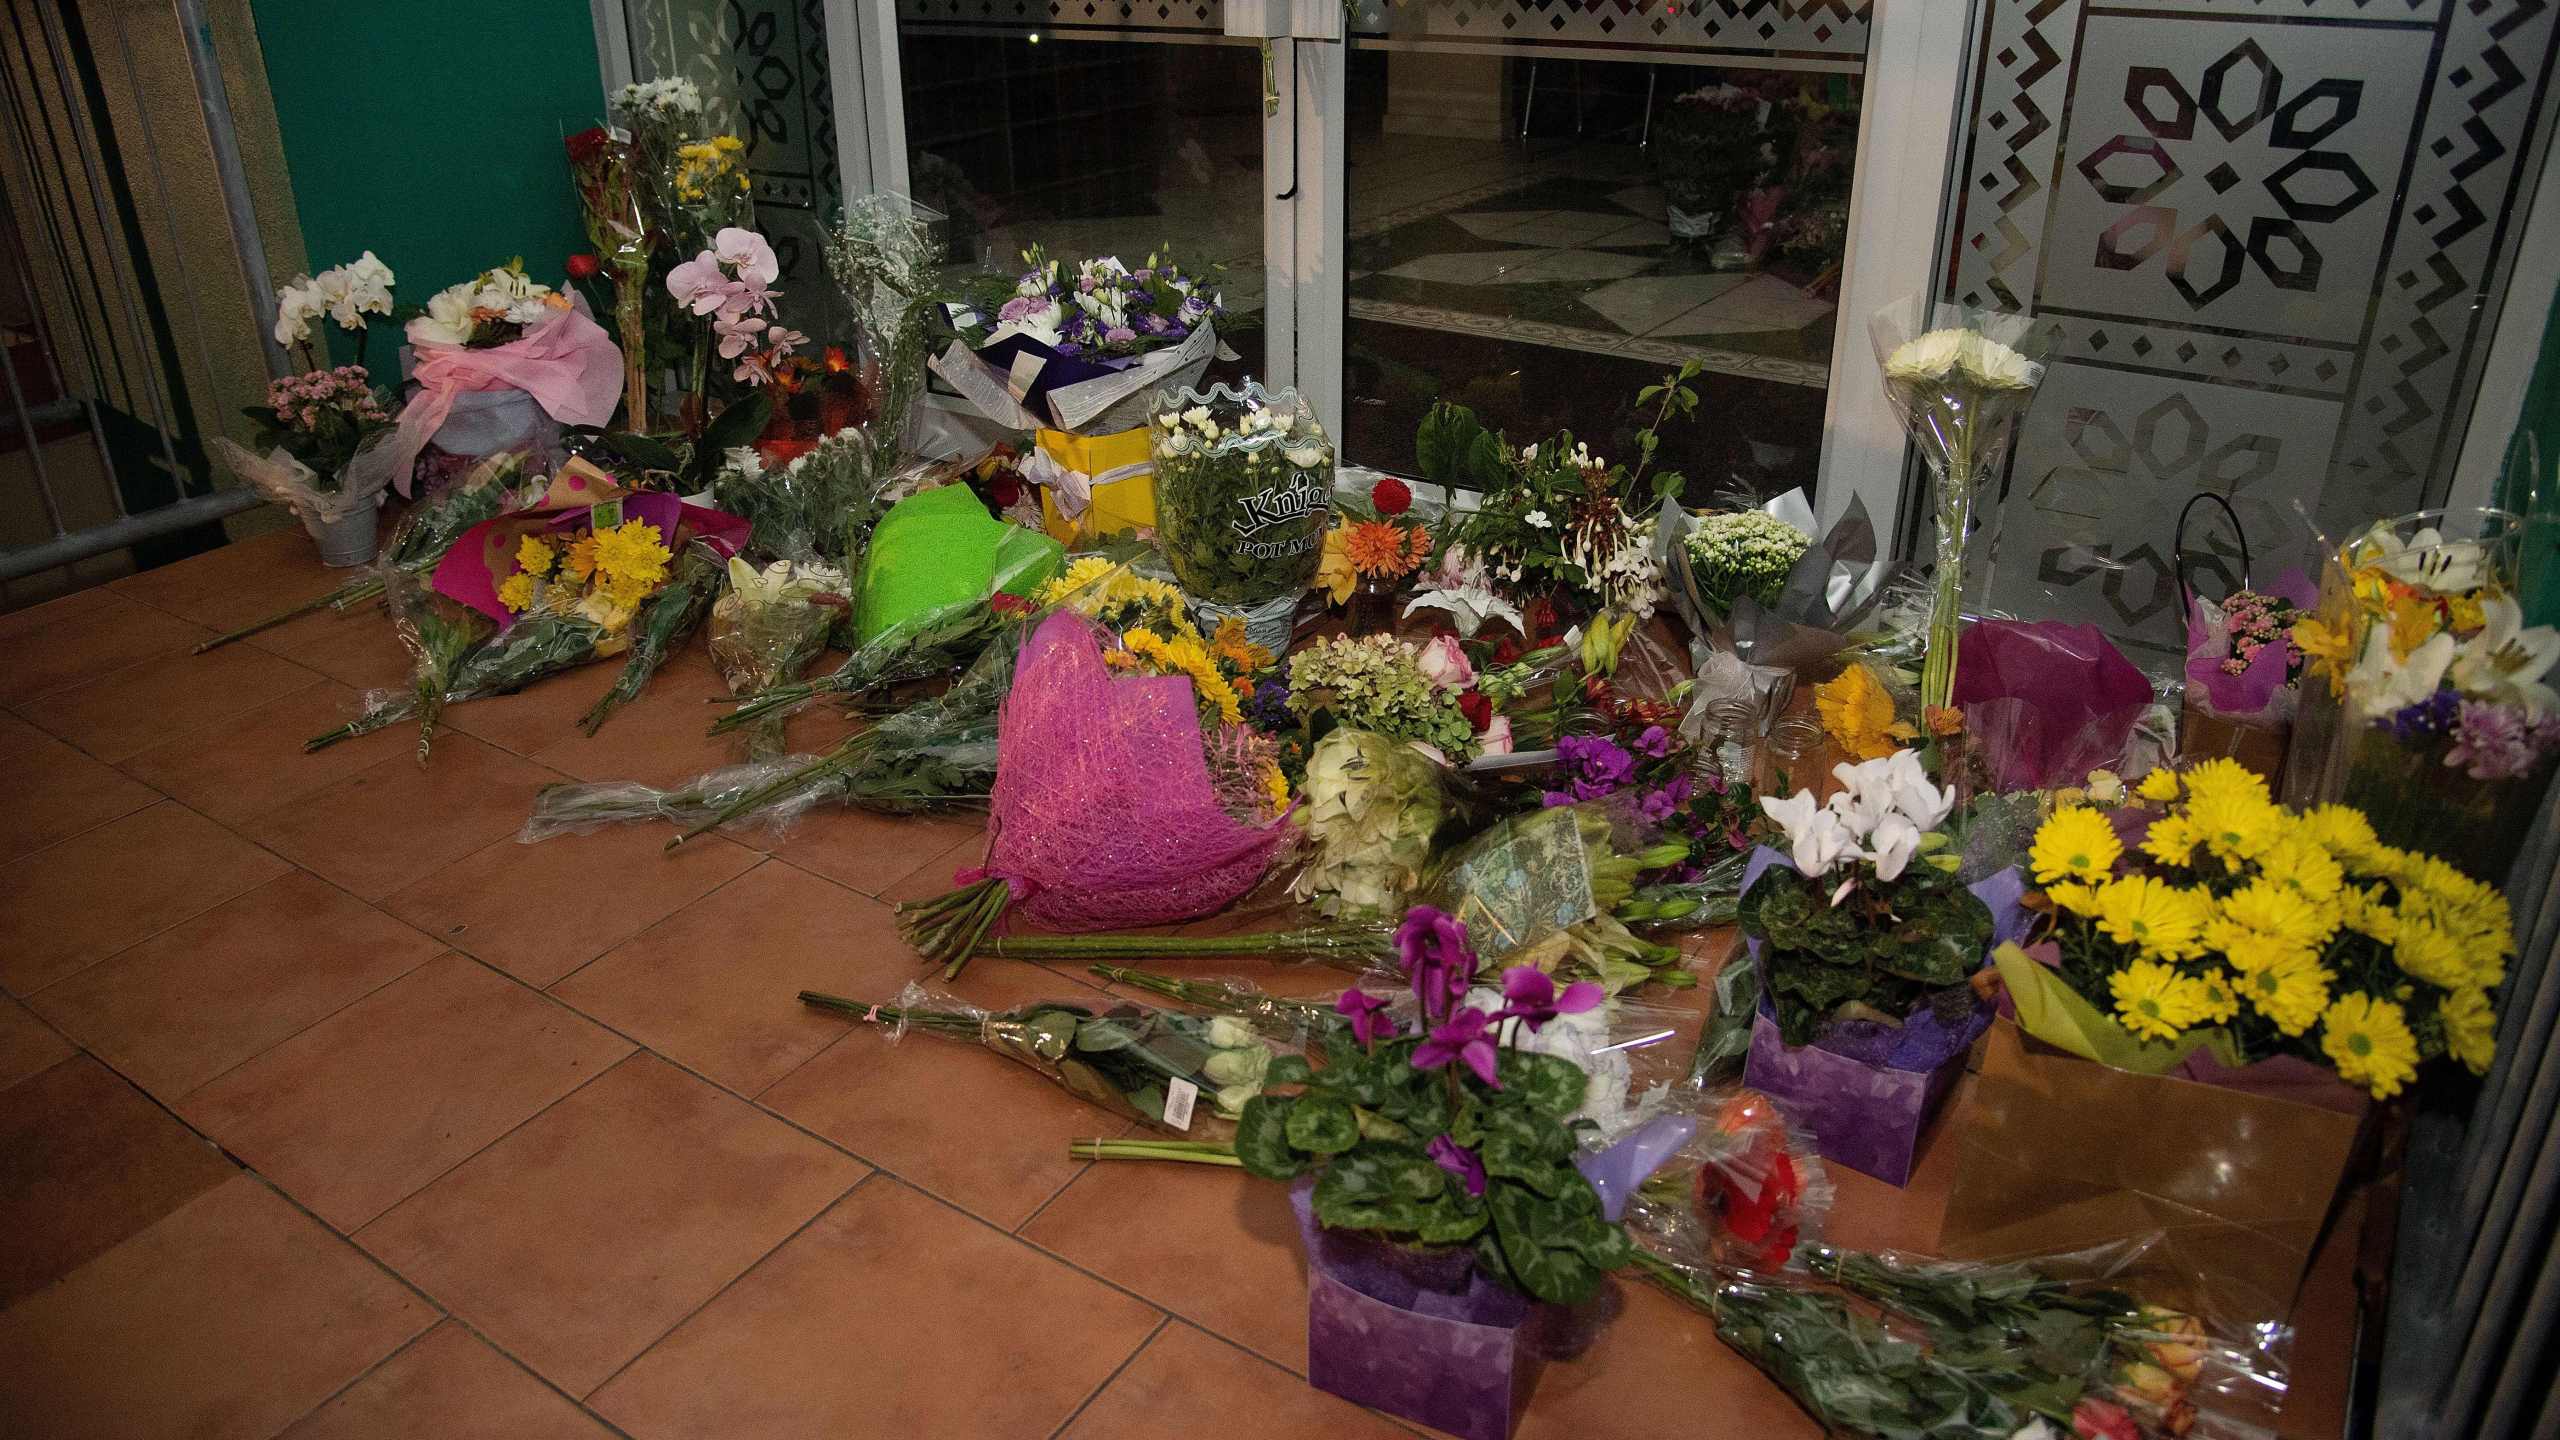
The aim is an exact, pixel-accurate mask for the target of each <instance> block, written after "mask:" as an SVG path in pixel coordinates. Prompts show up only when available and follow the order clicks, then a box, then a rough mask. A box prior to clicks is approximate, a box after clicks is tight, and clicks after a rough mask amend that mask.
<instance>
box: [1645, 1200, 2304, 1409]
mask: <svg viewBox="0 0 2560 1440" xmlns="http://www.w3.org/2000/svg"><path fill="white" fill-rule="evenodd" d="M2159 1242H2160V1237H2158V1236H2151V1237H2145V1238H2144V1239H2143V1240H2141V1241H2139V1242H2135V1243H2132V1244H2128V1245H2125V1246H2120V1247H2117V1249H2116V1250H2115V1251H2113V1252H2099V1253H2095V1254H2085V1255H2072V1256H2054V1257H2049V1258H2046V1259H2042V1260H2037V1261H2028V1262H2012V1263H2007V1264H1996V1265H1994V1264H1980V1263H1969V1262H1964V1261H1944V1260H1928V1259H1922V1258H1918V1257H1913V1256H1907V1255H1901V1254H1897V1253H1894V1252H1890V1251H1887V1252H1880V1253H1868V1252H1862V1251H1855V1250H1843V1249H1839V1248H1836V1247H1833V1246H1828V1245H1812V1246H1806V1247H1803V1248H1802V1249H1801V1250H1799V1251H1798V1254H1799V1255H1800V1256H1801V1257H1802V1261H1803V1267H1804V1268H1803V1271H1802V1272H1801V1274H1799V1273H1797V1272H1794V1271H1790V1272H1787V1273H1786V1274H1784V1275H1780V1274H1777V1273H1774V1272H1756V1271H1753V1270H1749V1269H1744V1270H1732V1269H1726V1268H1723V1267H1718V1266H1710V1265H1700V1264H1697V1263H1695V1262H1691V1261H1682V1260H1673V1259H1669V1258H1666V1257H1665V1256H1663V1255H1661V1254H1659V1253H1657V1252H1656V1251H1654V1250H1651V1249H1639V1250H1638V1251H1637V1252H1636V1254H1635V1257H1634V1260H1635V1263H1636V1264H1637V1266H1638V1267H1639V1268H1640V1269H1642V1271H1643V1272H1644V1274H1645V1276H1646V1278H1648V1279H1650V1280H1653V1281H1655V1282H1656V1283H1658V1284H1660V1285H1662V1286H1663V1287H1664V1288H1665V1289H1667V1290H1668V1291H1670V1292H1671V1293H1672V1294H1673V1295H1675V1296H1677V1297H1679V1298H1680V1299H1682V1300H1684V1301H1686V1302H1688V1303H1689V1304H1690V1305H1692V1306H1694V1307H1696V1308H1697V1309H1699V1310H1700V1311H1702V1312H1704V1313H1705V1314H1707V1315H1708V1316H1710V1317H1712V1318H1713V1319H1714V1321H1715V1325H1716V1336H1717V1338H1718V1339H1721V1340H1722V1341H1724V1343H1725V1344H1727V1345H1729V1346H1731V1347H1733V1349H1734V1350H1735V1351H1736V1352H1737V1353H1739V1354H1741V1355H1742V1356H1743V1358H1745V1359H1747V1360H1749V1361H1751V1363H1752V1364H1754V1365H1756V1366H1758V1367H1759V1368H1760V1370H1761V1371H1762V1372H1763V1373H1765V1374H1766V1375H1768V1376H1769V1378H1770V1379H1772V1380H1774V1381H1776V1382H1777V1383H1778V1384H1779V1386H1780V1387H1781V1388H1783V1389H1785V1390H1786V1392H1787V1394H1788V1395H1789V1396H1791V1397H1792V1398H1793V1399H1794V1400H1795V1402H1796V1403H1797V1404H1799V1405H1801V1406H1803V1407H1804V1408H1805V1411H1806V1413H1808V1414H1810V1415H1812V1416H1813V1417H1814V1419H1815V1420H1817V1421H1819V1422H1820V1423H1821V1424H1822V1425H1823V1427H1824V1428H1825V1429H1827V1430H1829V1431H1832V1432H1833V1433H1836V1434H1843V1435H1862V1436H1872V1437H1875V1440H2065V1437H2081V1440H2161V1437H2174V1436H2181V1435H2184V1434H2186V1433H2187V1431H2188V1430H2189V1429H2190V1428H2191V1427H2192V1426H2193V1425H2194V1424H2195V1422H2196V1407H2195V1404H2194V1400H2193V1399H2192V1398H2191V1397H2192V1396H2193V1395H2195V1394H2199V1393H2205V1392H2204V1391H2203V1390H2201V1389H2200V1388H2199V1387H2206V1386H2218V1387H2234V1388H2240V1387H2241V1385H2242V1382H2245V1388H2248V1389H2253V1390H2267V1389H2272V1390H2274V1391H2276V1392H2278V1393H2281V1391H2282V1389H2283V1387H2284V1382H2283V1377H2282V1376H2281V1374H2278V1373H2275V1372H2274V1371H2273V1370H2272V1369H2271V1368H2270V1367H2268V1366H2267V1365H2266V1363H2265V1362H2264V1360H2263V1359H2262V1357H2260V1356H2259V1355H2257V1354H2255V1353H2252V1352H2249V1351H2244V1350H2241V1349H2238V1348H2236V1347H2232V1346H2226V1345H2223V1344H2220V1343H2217V1342H2215V1341H2214V1340H2212V1339H2211V1338H2209V1337H2208V1335H2207V1334H2206V1331H2205V1327H2204V1325H2203V1324H2202V1322H2200V1321H2199V1320H2197V1318H2196V1317H2195V1316H2193V1315H2191V1314H2188V1313H2186V1312H2184V1311H2180V1310H2175V1309H2171V1308H2169V1307H2166V1306H2162V1305H2157V1304H2151V1303H2147V1302H2145V1301H2144V1300H2143V1299H2142V1298H2141V1297H2140V1295H2139V1293H2137V1292H2136V1291H2135V1290H2133V1289H2131V1288H2129V1278H2130V1277H2129V1276H2128V1274H2127V1272H2128V1271H2130V1270H2132V1269H2133V1268H2134V1267H2135V1266H2137V1265H2138V1264H2140V1263H2141V1262H2142V1260H2143V1252H2145V1251H2147V1250H2149V1249H2151V1248H2153V1247H2155V1246H2156V1245H2158V1244H2159ZM2209 1371H2210V1372H2211V1373H2208V1372H2209Z"/></svg>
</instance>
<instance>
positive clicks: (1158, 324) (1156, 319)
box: [1138, 315, 1169, 335]
mask: <svg viewBox="0 0 2560 1440" xmlns="http://www.w3.org/2000/svg"><path fill="white" fill-rule="evenodd" d="M1168 323H1169V322H1168V321H1166V319H1165V318H1164V317H1163V316H1161V315H1150V316H1148V317H1146V318H1145V319H1143V320H1140V321H1139V322H1138V328H1139V329H1141V330H1144V331H1146V332H1147V333H1148V334H1150V335H1161V334H1163V333H1164V332H1165V329H1166V327H1167V325H1168Z"/></svg>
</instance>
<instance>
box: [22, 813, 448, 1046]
mask: <svg viewBox="0 0 2560 1440" xmlns="http://www.w3.org/2000/svg"><path fill="white" fill-rule="evenodd" d="M135 783H137V784H139V783H141V782H139V781H136V782H135ZM152 793H153V794H158V795H160V798H159V799H158V800H155V801H153V802H152V803H150V804H148V805H144V806H140V807H137V808H135V809H132V810H128V811H126V812H125V813H124V814H122V815H119V816H117V817H116V818H115V819H113V820H108V821H105V822H103V823H101V824H98V825H94V826H91V827H90V828H89V829H87V830H83V831H81V832H80V835H73V836H69V837H67V838H65V839H63V840H60V841H57V842H55V843H54V844H52V845H47V846H45V847H44V849H43V850H36V851H32V852H30V853H28V854H26V855H21V856H19V857H18V859H16V860H11V861H8V862H6V864H5V866H0V868H9V867H15V866H16V865H18V864H20V863H21V862H23V861H27V860H32V859H34V858H35V857H36V856H38V855H42V854H44V853H45V852H46V851H49V850H54V849H57V848H59V847H60V846H63V845H68V844H70V843H71V841H73V840H77V839H79V838H81V836H84V835H94V834H96V833H97V832H98V831H100V830H104V829H106V828H107V826H109V825H114V824H118V823H121V822H123V821H126V820H130V819H132V818H133V817H134V816H136V815H140V814H142V813H144V812H145V811H149V810H156V809H158V808H159V807H160V806H162V805H174V806H176V807H177V808H179V809H180V810H183V811H185V812H186V813H188V814H189V815H193V816H195V817H196V818H197V819H199V820H202V821H204V822H205V823H206V824H208V825H211V826H213V827H214V828H215V829H217V830H220V831H221V832H222V833H223V834H225V835H228V836H230V837H231V838H232V839H234V840H238V841H239V842H241V843H242V844H244V845H247V846H248V847H250V848H251V849H253V850H256V851H257V852H258V853H259V854H261V855H264V856H266V857H267V858H268V859H270V860H273V861H275V862H277V863H278V864H280V865H283V866H285V867H286V869H287V873H291V872H292V871H295V870H300V869H302V867H301V866H299V865H296V864H294V862H292V861H291V860H288V859H286V858H285V857H284V856H282V855H278V854H277V853H276V852H274V851H273V850H270V849H268V848H267V847H266V846H264V845H261V844H259V843H258V842H257V841H255V840H252V839H250V838H249V837H248V836H246V835H242V834H240V833H239V832H237V831H235V830H233V829H232V828H231V827H230V826H228V825H225V824H223V823H222V822H221V821H219V820H216V819H214V818H213V817H212V816H210V815H207V814H205V813H204V812H203V811H200V810H198V809H196V808H195V807H194V806H192V805H189V804H187V803H186V802H185V801H183V800H180V799H178V798H177V797H176V796H173V795H165V794H160V792H159V791H157V790H153V791H152ZM283 878H284V876H283V875H270V876H268V877H267V878H266V879H264V880H261V881H258V882H257V883H256V884H254V885H250V886H248V887H246V888H244V889H240V890H235V891H233V892H232V893H231V894H228V895H225V896H223V897H222V898H221V899H219V900H216V901H214V902H213V903H212V904H210V905H207V906H205V907H204V908H203V909H201V910H192V911H189V912H188V913H187V914H185V915H182V916H180V917H179V918H177V919H175V920H172V921H170V922H169V923H168V924H166V925H163V926H161V927H160V928H159V929H157V930H154V931H151V932H150V933H149V934H146V935H141V936H137V937H136V938H134V939H133V940H131V941H129V942H127V943H125V944H122V945H119V946H117V947H116V948H115V949H113V950H110V951H108V952H107V953H106V954H104V955H100V956H97V957H95V958H93V959H91V960H90V961H89V962H88V963H87V964H85V965H82V966H81V967H80V968H79V969H77V970H70V971H66V972H64V973H63V974H60V975H56V976H55V977H53V978H52V979H50V980H47V981H46V982H44V983H43V984H42V985H39V986H37V987H36V988H35V989H33V990H29V991H25V992H24V993H20V992H16V991H10V992H7V993H8V994H9V996H10V998H11V999H14V1000H16V1001H17V1002H18V1003H19V1004H20V1005H27V1002H28V1001H29V1000H32V999H34V998H35V997H36V996H38V995H41V994H43V993H44V992H45V991H47V990H50V989H52V988H53V987H54V986H56V985H59V984H61V983H62V982H64V981H65V980H69V979H72V978H73V977H75V976H79V975H85V974H87V973H89V972H90V971H92V970H95V969H97V968H98V967H99V966H101V965H104V964H106V963H107V962H108V961H110V960H113V959H115V958H116V957H117V956H120V955H123V954H124V953H126V952H127V951H130V950H132V949H134V948H135V947H137V946H141V945H147V944H149V943H151V942H152V941H154V940H157V939H159V938H160V937H161V936H163V935H166V934H168V933H169V932H170V931H172V930H175V929H178V928H179V927H180V926H184V925H191V924H194V923H195V922H196V921H198V920H201V919H203V918H204V917H205V916H207V915H210V914H212V913H213V912H214V911H216V910H219V909H221V908H222V907H223V906H225V905H228V904H230V903H231V902H232V901H234V900H237V899H239V898H240V897H241V896H243V895H247V894H250V893H252V892H253V891H258V890H264V889H265V888H267V887H268V886H270V885H273V884H274V883H276V882H277V881H278V880H281V879H283ZM412 928H415V927H412ZM27 1008H28V1009H29V1010H33V1009H34V1008H35V1007H34V1006H32V1005H27ZM83 1048H86V1047H83ZM137 1088H138V1087H137Z"/></svg>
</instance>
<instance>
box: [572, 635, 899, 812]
mask: <svg viewBox="0 0 2560 1440" xmlns="http://www.w3.org/2000/svg"><path fill="white" fill-rule="evenodd" d="M702 646H703V642H702V641H701V640H699V639H697V640H695V641H694V643H693V645H692V646H691V647H689V648H688V649H687V650H686V651H685V652H684V653H683V654H681V655H679V656H677V657H676V658H675V659H674V660H672V661H669V662H668V663H667V664H666V666H665V667H663V668H662V669H660V670H659V671H658V673H657V674H656V675H654V676H652V677H650V680H649V688H647V689H646V690H643V691H641V692H640V698H639V699H637V700H634V701H632V702H631V703H630V704H628V705H625V706H623V707H622V708H621V709H620V710H618V711H615V712H614V715H613V718H611V719H609V720H607V721H606V722H605V723H604V728H603V729H601V730H598V731H597V732H596V733H595V734H594V735H591V736H590V735H586V734H583V733H581V732H580V731H579V730H577V728H576V727H575V726H574V725H573V726H570V727H568V728H567V729H565V730H564V731H563V732H562V733H561V734H560V735H559V736H558V738H556V739H554V740H553V741H552V742H551V743H550V744H548V745H546V746H544V747H543V748H542V749H540V750H538V751H536V752H534V756H533V758H534V759H536V760H539V761H541V762H542V763H543V764H545V765H548V766H551V767H552V768H554V769H556V770H559V771H560V772H561V773H563V774H567V775H574V776H576V777H577V778H579V779H581V780H636V781H639V782H640V783H641V784H644V785H657V786H669V785H676V784H679V783H681V782H683V781H686V780H690V779H692V778H694V777H695V776H697V775H700V774H703V773H704V772H706V771H711V770H717V769H720V768H721V767H723V766H727V765H735V764H737V763H738V762H739V761H740V760H742V759H744V758H745V751H744V749H743V747H742V746H741V744H740V742H739V741H738V740H737V738H736V737H734V736H729V735H713V734H711V733H710V728H711V722H712V721H713V720H716V719H718V718H719V717H720V716H721V715H723V714H725V713H726V711H725V710H724V709H723V708H722V707H720V706H717V705H712V704H707V703H705V702H707V701H709V700H712V699H714V698H717V697H720V696H725V695H727V694H728V693H729V687H728V686H727V685H726V684H725V683H723V682H722V681H721V679H720V674H719V672H718V671H716V670H714V669H713V668H712V666H711V660H710V657H709V655H708V654H707V653H705V652H704V650H703V649H702ZM848 728H850V727H849V726H848V725H847V723H846V722H845V721H844V720H843V719H842V718H841V717H839V716H838V715H837V714H836V713H835V712H834V711H832V710H828V709H825V708H824V707H820V708H817V709H814V710H811V711H808V712H805V713H803V714H801V715H797V716H794V717H793V718H792V721H791V724H790V726H789V728H788V730H787V732H786V736H787V738H786V741H785V743H786V744H787V745H788V746H789V747H790V748H791V749H793V750H795V751H816V750H821V749H824V748H825V747H826V746H828V745H830V744H833V743H834V742H835V741H836V740H837V739H839V738H840V737H842V736H843V735H844V733H845V731H846V730H847V729H848Z"/></svg>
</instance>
